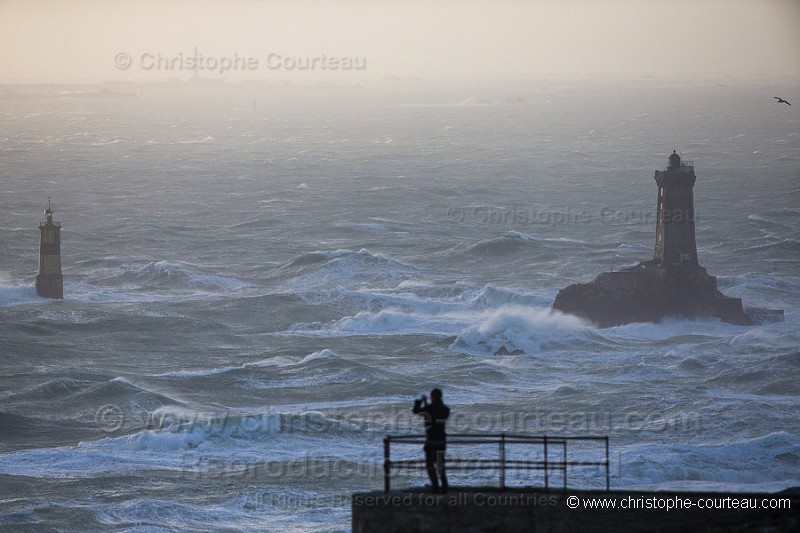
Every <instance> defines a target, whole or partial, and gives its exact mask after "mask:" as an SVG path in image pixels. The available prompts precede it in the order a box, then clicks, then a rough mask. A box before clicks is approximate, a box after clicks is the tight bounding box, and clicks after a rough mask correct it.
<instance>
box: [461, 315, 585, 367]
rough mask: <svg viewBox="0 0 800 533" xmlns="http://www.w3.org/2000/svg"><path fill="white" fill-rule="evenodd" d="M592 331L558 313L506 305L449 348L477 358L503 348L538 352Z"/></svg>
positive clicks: (471, 328) (581, 321)
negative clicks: (550, 345)
mask: <svg viewBox="0 0 800 533" xmlns="http://www.w3.org/2000/svg"><path fill="white" fill-rule="evenodd" d="M592 331H593V328H591V327H590V326H589V325H588V324H587V323H586V322H584V321H583V320H581V319H579V318H577V317H574V316H571V315H565V314H562V313H560V312H558V311H552V310H550V309H545V308H533V307H522V306H518V305H505V306H503V307H500V308H499V309H497V310H495V311H493V312H492V313H491V314H490V315H489V316H488V317H486V318H485V319H484V320H483V321H482V322H481V323H480V324H477V325H474V326H470V327H469V328H467V329H466V330H464V331H463V332H461V334H460V335H459V336H458V338H456V340H455V341H454V342H453V343H452V344H451V345H450V349H451V350H453V351H457V352H463V353H470V354H477V355H486V354H493V353H494V352H496V351H497V350H499V349H500V348H501V347H505V348H506V349H507V350H508V351H513V350H516V349H520V350H522V351H524V352H525V353H538V352H539V351H540V350H541V348H542V346H543V345H545V344H548V343H553V342H563V341H565V340H568V339H569V338H576V337H577V338H581V337H585V336H586V335H587V334H589V333H591V332H592Z"/></svg>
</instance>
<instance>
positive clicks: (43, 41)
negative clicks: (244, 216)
mask: <svg viewBox="0 0 800 533" xmlns="http://www.w3.org/2000/svg"><path fill="white" fill-rule="evenodd" d="M195 47H197V48H196V49H197V51H198V52H199V54H201V55H202V56H203V59H202V60H201V61H203V63H202V67H201V68H202V69H203V70H202V71H201V72H200V75H201V76H203V77H220V76H221V75H224V77H226V78H228V79H278V78H280V79H291V80H294V81H297V82H303V81H316V80H332V81H337V82H342V81H345V82H346V81H348V80H353V81H357V82H359V81H362V80H371V79H375V80H377V79H381V78H383V77H385V76H398V77H418V78H423V79H459V80H485V79H492V78H495V79H500V80H505V79H536V78H537V77H552V76H559V75H565V74H566V75H580V76H583V75H592V76H593V75H598V76H659V77H662V76H663V77H688V76H693V77H694V76H703V77H717V76H745V77H774V76H780V77H786V78H789V79H790V80H795V81H797V80H800V0H686V1H683V0H676V1H666V0H661V1H659V0H530V1H527V2H523V1H502V0H499V1H489V0H486V1H435V0H432V1H411V0H406V1H394V2H389V1H367V0H364V1H360V0H350V1H306V0H297V1H285V2H284V1H264V2H255V1H247V0H231V1H222V0H220V1H207V0H199V1H198V0H193V1H173V2H169V1H164V0H158V1H124V0H121V1H106V0H96V1H95V0H85V1H81V0H74V1H68V2H65V1H45V0H41V1H37V0H19V1H16V0H0V81H1V82H40V81H73V82H77V81H100V80H161V79H169V78H183V79H187V78H189V77H190V76H191V74H192V63H191V62H188V61H187V60H188V59H189V58H190V57H192V56H193V54H194V50H195ZM323 56H324V58H323ZM237 58H238V59H237ZM313 58H318V59H316V62H314V61H315V60H314V59H313ZM331 58H335V59H334V60H333V62H332V60H331ZM304 62H306V63H304ZM309 62H310V63H309ZM348 62H349V63H350V67H351V68H349V69H347V68H344V67H345V66H346V64H347V63H348ZM307 65H311V66H312V67H313V68H312V69H310V70H309V69H303V68H302V67H303V66H307ZM323 66H324V68H323ZM223 69H224V72H222V70H223Z"/></svg>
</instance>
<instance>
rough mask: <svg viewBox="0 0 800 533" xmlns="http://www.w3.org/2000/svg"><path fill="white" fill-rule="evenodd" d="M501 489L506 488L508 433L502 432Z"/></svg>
mask: <svg viewBox="0 0 800 533" xmlns="http://www.w3.org/2000/svg"><path fill="white" fill-rule="evenodd" d="M500 490H506V434H505V433H501V434H500Z"/></svg>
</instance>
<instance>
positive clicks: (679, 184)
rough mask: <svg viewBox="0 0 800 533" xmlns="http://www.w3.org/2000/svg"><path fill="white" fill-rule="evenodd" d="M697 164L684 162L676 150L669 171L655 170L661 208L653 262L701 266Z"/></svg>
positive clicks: (671, 156)
mask: <svg viewBox="0 0 800 533" xmlns="http://www.w3.org/2000/svg"><path fill="white" fill-rule="evenodd" d="M696 179H697V177H696V176H695V175H694V165H693V164H692V163H691V162H689V161H687V162H681V156H679V155H678V154H677V153H676V152H675V150H673V151H672V155H670V156H669V165H668V166H667V169H666V170H656V175H655V180H656V184H657V185H658V208H657V212H656V215H657V216H656V247H655V252H654V253H653V261H654V262H655V263H656V264H657V265H658V266H661V267H663V268H666V269H668V270H670V269H673V268H675V267H679V266H682V265H695V266H696V265H698V262H697V243H696V242H695V238H694V192H693V189H694V182H695V180H696Z"/></svg>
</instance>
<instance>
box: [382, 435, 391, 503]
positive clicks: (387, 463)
mask: <svg viewBox="0 0 800 533" xmlns="http://www.w3.org/2000/svg"><path fill="white" fill-rule="evenodd" d="M390 442H391V441H390V437H388V436H386V437H384V438H383V492H389V484H390V481H389V477H390V473H391V465H392V462H391V460H390V459H389V453H390V451H389V446H390V444H389V443H390Z"/></svg>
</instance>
